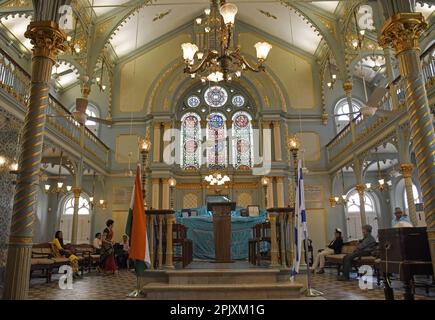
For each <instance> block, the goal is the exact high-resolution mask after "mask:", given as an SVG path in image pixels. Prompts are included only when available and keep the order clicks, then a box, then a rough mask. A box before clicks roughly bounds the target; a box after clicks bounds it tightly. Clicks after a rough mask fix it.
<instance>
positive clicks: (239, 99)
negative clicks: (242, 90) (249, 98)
mask: <svg viewBox="0 0 435 320" xmlns="http://www.w3.org/2000/svg"><path fill="white" fill-rule="evenodd" d="M232 102H233V105H234V106H236V107H243V105H244V104H245V98H243V96H241V95H237V96H234V97H233V101H232Z"/></svg>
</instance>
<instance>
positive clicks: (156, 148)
mask: <svg viewBox="0 0 435 320" xmlns="http://www.w3.org/2000/svg"><path fill="white" fill-rule="evenodd" d="M160 128H161V123H160V122H156V123H154V143H153V162H157V163H158V162H160V160H161V158H160V141H161V139H162V138H161V132H160Z"/></svg>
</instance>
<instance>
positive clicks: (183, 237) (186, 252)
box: [154, 223, 193, 269]
mask: <svg viewBox="0 0 435 320" xmlns="http://www.w3.org/2000/svg"><path fill="white" fill-rule="evenodd" d="M154 235H155V237H154V239H155V244H156V245H155V246H154V268H156V269H157V268H159V264H158V252H159V226H158V224H155V225H154ZM172 244H173V254H174V256H173V261H174V262H176V261H180V262H181V263H182V266H183V268H185V267H186V266H187V265H189V264H190V263H191V262H192V261H193V243H192V240H190V239H188V238H187V227H185V226H184V225H182V224H178V223H174V224H173V225H172ZM177 248H180V249H181V255H177V254H176V253H177ZM162 252H163V260H162V263H163V265H164V264H165V262H166V261H165V260H166V259H165V258H166V225H165V224H164V225H163V228H162Z"/></svg>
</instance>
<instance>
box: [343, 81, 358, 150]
mask: <svg viewBox="0 0 435 320" xmlns="http://www.w3.org/2000/svg"><path fill="white" fill-rule="evenodd" d="M352 89H353V84H352V82H350V81H346V82H344V83H343V90H344V92H345V94H346V100H347V104H348V105H349V113H351V114H350V115H349V123H350V131H351V133H352V142H355V123H354V122H353V121H352V120H353V117H354V114H353V104H352Z"/></svg>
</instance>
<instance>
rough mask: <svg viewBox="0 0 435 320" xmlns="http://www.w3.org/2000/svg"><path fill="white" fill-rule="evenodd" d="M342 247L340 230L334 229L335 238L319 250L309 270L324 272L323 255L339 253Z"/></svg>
mask: <svg viewBox="0 0 435 320" xmlns="http://www.w3.org/2000/svg"><path fill="white" fill-rule="evenodd" d="M342 247H343V238H342V237H341V230H340V229H338V228H337V229H335V239H334V240H332V241H331V243H330V244H329V245H328V246H327V247H326V248H325V249H323V250H322V251H320V252H319V253H318V254H317V256H316V258H315V259H314V263H313V266H312V267H311V270H312V271H313V272H315V271H316V273H325V270H324V269H323V268H324V267H325V257H326V256H329V255H331V254H340V253H341V248H342Z"/></svg>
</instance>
